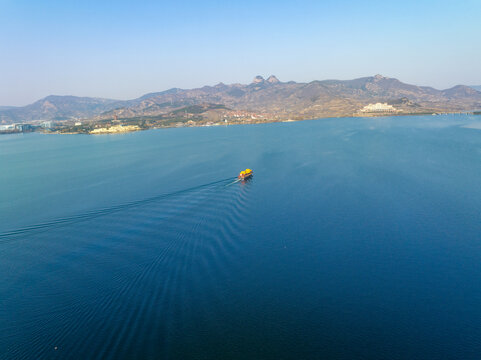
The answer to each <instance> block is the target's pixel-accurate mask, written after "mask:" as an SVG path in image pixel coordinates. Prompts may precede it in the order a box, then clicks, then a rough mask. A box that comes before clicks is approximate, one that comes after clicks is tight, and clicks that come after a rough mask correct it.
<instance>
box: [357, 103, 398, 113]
mask: <svg viewBox="0 0 481 360" xmlns="http://www.w3.org/2000/svg"><path fill="white" fill-rule="evenodd" d="M359 111H360V112H362V113H395V112H398V111H399V110H397V109H396V108H395V107H394V106H392V105H389V104H388V103H375V104H369V105H366V106H364V107H363V108H362V109H361V110H359Z"/></svg>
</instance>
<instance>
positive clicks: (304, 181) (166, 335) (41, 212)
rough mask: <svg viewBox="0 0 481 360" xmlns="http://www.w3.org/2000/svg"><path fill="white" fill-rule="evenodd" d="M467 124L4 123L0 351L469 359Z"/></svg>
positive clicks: (476, 170)
mask: <svg viewBox="0 0 481 360" xmlns="http://www.w3.org/2000/svg"><path fill="white" fill-rule="evenodd" d="M480 125H481V117H480V116H470V115H443V116H404V117H380V118H340V119H319V120H312V121H302V122H292V123H277V124H263V125H245V126H227V127H203V128H180V129H164V130H151V131H144V132H136V133H129V134H122V135H101V136H86V135H42V134H25V135H5V136H0V274H2V275H1V277H0V358H1V359H66V358H68V359H95V358H98V359H134V358H137V359H141V358H149V359H154V358H162V359H318V358H334V359H354V358H356V359H414V358H419V359H439V358H449V359H479V357H480V354H481V186H480V175H481V130H480V129H481V126H480ZM247 167H248V168H251V169H253V170H254V177H253V179H252V180H250V181H247V182H245V183H242V182H237V183H233V181H234V178H235V177H236V176H237V174H238V173H239V171H240V170H243V169H245V168H247Z"/></svg>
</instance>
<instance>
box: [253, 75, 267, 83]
mask: <svg viewBox="0 0 481 360" xmlns="http://www.w3.org/2000/svg"><path fill="white" fill-rule="evenodd" d="M264 81H265V80H264V78H263V77H262V76H260V75H257V76H256V77H255V78H254V80H252V83H253V84H260V83H263V82H264Z"/></svg>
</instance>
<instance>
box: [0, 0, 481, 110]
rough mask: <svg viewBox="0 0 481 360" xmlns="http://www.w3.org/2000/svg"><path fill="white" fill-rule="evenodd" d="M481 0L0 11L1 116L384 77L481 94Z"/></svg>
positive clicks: (22, 4) (1, 0)
mask: <svg viewBox="0 0 481 360" xmlns="http://www.w3.org/2000/svg"><path fill="white" fill-rule="evenodd" d="M480 18H481V1H478V0H466V1H462V2H460V3H457V2H455V1H420V0H419V1H411V0H405V1H342V0H338V1H320V0H318V1H303V0H298V1H283V0H277V1H270V0H268V1H262V0H257V1H250V0H243V1H236V2H233V1H211V0H206V1H182V0H178V1H140V0H137V1H123V0H120V1H90V0H83V1H69V0H63V1H57V0H52V1H49V0H44V1H40V0H37V1H25V0H0V84H1V86H0V105H25V104H28V103H31V102H33V101H35V100H38V99H39V98H42V97H44V96H47V95H50V94H57V95H78V96H97V97H109V98H118V99H128V98H135V97H138V96H141V95H142V94H144V93H148V92H152V91H161V90H165V89H168V88H171V87H182V88H192V87H198V86H203V85H213V84H216V83H218V82H224V83H234V82H240V83H248V82H250V81H251V80H252V78H253V77H254V76H255V75H258V74H260V75H263V76H269V75H270V74H275V75H276V76H277V77H278V78H279V79H280V80H281V81H289V80H295V81H311V80H316V79H317V80H322V79H352V78H356V77H362V76H369V75H374V74H377V73H380V74H383V75H385V76H390V77H396V78H398V79H400V80H401V81H404V82H408V83H413V84H418V85H428V86H433V87H436V88H448V87H451V86H454V85H456V84H460V83H462V84H470V85H471V84H473V85H474V84H481V65H480V64H481V21H480Z"/></svg>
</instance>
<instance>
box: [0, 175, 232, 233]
mask: <svg viewBox="0 0 481 360" xmlns="http://www.w3.org/2000/svg"><path fill="white" fill-rule="evenodd" d="M231 179H232V178H227V179H223V180H218V181H213V182H210V183H207V184H202V185H198V186H194V187H191V188H188V189H183V190H178V191H175V192H172V193H168V194H159V195H156V196H152V197H149V198H146V199H142V200H135V201H130V202H126V203H123V204H118V205H114V206H110V207H106V208H102V209H97V210H92V211H87V212H84V213H81V214H76V215H72V216H66V217H59V218H57V219H55V220H51V221H48V222H43V223H39V224H35V225H30V226H25V227H22V228H18V229H14V230H10V231H6V232H1V233H0V241H2V240H5V239H10V238H13V237H17V236H23V235H28V234H31V233H36V232H42V231H45V230H49V229H51V228H57V227H60V226H63V225H68V224H72V223H76V222H81V221H85V220H90V219H95V218H97V217H100V216H105V215H109V214H113V213H115V212H118V211H122V210H126V209H129V208H135V207H140V206H144V205H147V204H149V203H152V202H156V201H160V200H164V199H168V198H170V197H175V196H180V195H183V194H187V193H192V192H195V191H199V190H202V189H209V188H216V187H222V186H229V185H232V184H234V183H236V182H238V181H239V180H238V179H236V180H235V181H233V182H231V183H228V184H227V185H225V183H226V182H228V181H229V180H231Z"/></svg>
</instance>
